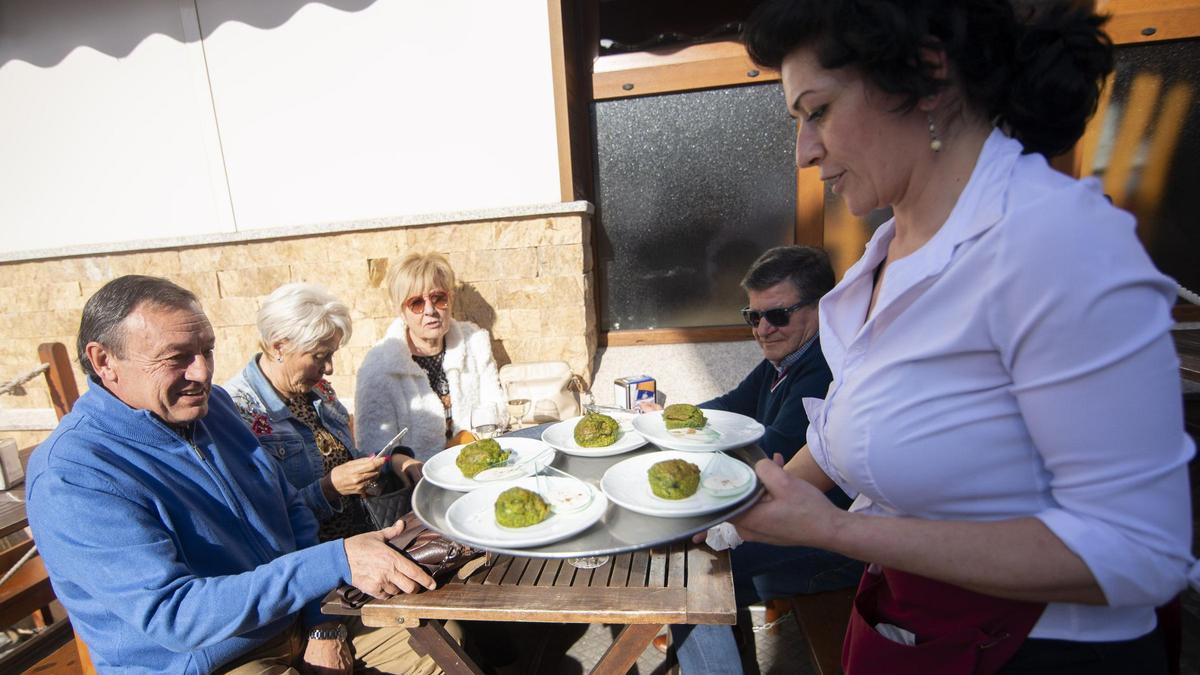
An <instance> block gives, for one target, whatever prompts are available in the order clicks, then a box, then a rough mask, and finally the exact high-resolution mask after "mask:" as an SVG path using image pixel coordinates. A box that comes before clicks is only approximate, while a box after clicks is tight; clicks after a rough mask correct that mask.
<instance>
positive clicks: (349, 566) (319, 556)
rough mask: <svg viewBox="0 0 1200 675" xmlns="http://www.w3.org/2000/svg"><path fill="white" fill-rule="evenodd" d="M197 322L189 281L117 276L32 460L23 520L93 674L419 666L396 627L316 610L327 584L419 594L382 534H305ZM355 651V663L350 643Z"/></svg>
mask: <svg viewBox="0 0 1200 675" xmlns="http://www.w3.org/2000/svg"><path fill="white" fill-rule="evenodd" d="M214 339H215V337H214V333H213V329H212V326H211V325H210V324H209V322H208V319H207V317H205V315H204V312H203V310H202V309H201V308H200V304H199V302H198V301H197V300H196V297H195V296H194V295H193V294H192V293H190V292H189V291H187V290H185V289H183V288H180V287H179V286H176V285H175V284H173V283H171V282H170V281H167V280H166V279H158V278H155V277H144V276H133V275H131V276H125V277H120V278H118V279H114V280H113V281H111V282H109V283H108V284H106V285H105V286H104V287H103V288H101V289H100V290H99V291H97V292H96V294H95V295H94V296H92V297H91V298H90V299H89V300H88V302H87V304H86V305H85V307H84V309H83V319H82V322H81V324H80V329H79V337H78V351H79V361H80V364H81V365H82V366H83V368H84V371H85V372H86V373H87V375H88V380H89V382H88V384H89V387H88V391H87V393H85V394H84V395H83V396H82V397H80V398H79V400H78V401H77V402H76V404H75V407H74V409H73V410H72V411H71V413H70V414H68V415H67V416H66V417H64V418H63V419H62V421H61V423H60V424H59V426H58V428H57V429H55V431H54V433H53V434H51V436H50V437H49V438H48V439H47V440H46V441H45V442H44V443H42V445H41V446H39V447H38V449H37V451H35V452H34V454H33V456H32V457H31V459H30V462H29V473H28V485H27V488H26V497H27V500H28V512H29V522H30V525H31V526H32V528H33V534H34V538H35V539H36V541H37V544H38V549H39V550H40V552H41V555H42V558H43V560H44V561H45V563H46V568H47V570H48V571H49V573H50V578H51V581H52V582H53V585H54V590H55V593H56V594H57V596H58V598H59V600H61V601H62V603H63V605H64V606H65V607H66V608H67V611H68V612H69V613H70V615H71V624H72V626H73V628H74V629H75V631H76V632H77V633H78V634H79V635H80V636H81V637H82V638H83V640H84V642H85V643H86V644H87V645H88V647H89V649H90V652H91V657H92V659H93V661H94V663H95V665H96V666H97V668H98V670H99V671H101V672H136V673H209V672H239V673H240V672H268V670H269V672H281V673H282V672H296V671H295V670H293V669H292V668H294V667H297V666H300V665H301V662H303V663H304V664H305V665H307V666H309V667H313V668H328V669H330V672H349V670H348V669H349V668H350V667H352V666H353V661H352V658H353V657H354V656H356V657H357V658H358V659H359V661H360V662H361V663H364V664H365V665H366V666H367V667H368V668H373V669H375V670H372V672H410V671H416V672H423V673H425V672H433V671H435V670H436V666H435V665H434V664H433V663H432V662H431V661H430V660H429V658H428V657H419V656H417V655H416V654H415V653H414V652H413V651H412V649H411V648H409V646H408V640H407V635H406V634H405V633H404V632H403V631H402V630H398V629H367V628H364V627H363V626H362V625H361V623H353V624H351V626H352V630H353V635H352V637H353V643H351V642H349V638H348V636H347V632H346V628H345V627H344V624H340V623H336V622H330V621H329V619H328V617H324V616H323V615H322V614H321V613H320V608H319V603H320V600H321V598H322V597H323V596H324V595H325V594H326V593H327V592H329V591H330V590H331V589H333V588H335V587H337V586H338V585H339V584H342V583H352V584H354V585H355V586H357V587H358V588H360V589H362V590H363V591H365V592H367V593H370V594H371V595H373V596H375V597H390V596H391V595H395V594H397V593H401V592H404V593H408V592H413V591H415V590H417V587H418V586H423V587H426V588H432V587H433V586H434V582H433V579H431V578H430V577H429V576H428V575H427V574H425V573H424V571H423V570H421V569H420V568H419V567H418V566H416V565H415V564H414V563H412V562H411V561H409V560H408V559H406V558H404V557H403V556H401V555H399V554H398V553H396V552H395V551H393V550H392V549H391V548H389V547H388V546H387V544H386V541H387V540H388V539H389V538H391V537H394V536H396V535H398V534H399V530H400V529H402V527H403V525H397V526H395V527H392V528H388V529H385V530H381V531H379V532H371V533H367V534H362V535H359V536H356V537H351V538H348V539H343V540H335V541H330V542H326V543H317V522H316V519H315V518H314V516H313V515H312V513H311V512H310V511H309V509H308V507H307V506H305V504H304V502H303V501H302V500H301V499H300V497H299V494H298V493H297V492H296V491H295V490H294V489H293V488H292V487H291V486H290V484H289V483H288V482H287V480H286V479H285V478H284V476H283V474H282V473H281V472H280V470H279V468H278V467H279V464H278V462H276V461H275V460H273V459H271V458H270V457H268V456H266V454H265V453H264V452H263V451H262V449H261V448H259V447H258V445H257V442H256V441H255V438H254V436H253V435H252V434H251V433H250V431H249V430H248V429H247V428H246V427H245V425H244V424H243V423H242V422H241V419H240V418H239V417H238V413H237V411H236V409H235V408H234V406H233V402H232V401H231V400H230V398H229V396H228V395H227V394H226V393H225V392H224V391H222V390H221V389H220V388H213V387H212V374H213V343H214ZM352 647H353V649H354V652H355V654H354V655H353V656H352V654H351V651H350V650H351V648H352Z"/></svg>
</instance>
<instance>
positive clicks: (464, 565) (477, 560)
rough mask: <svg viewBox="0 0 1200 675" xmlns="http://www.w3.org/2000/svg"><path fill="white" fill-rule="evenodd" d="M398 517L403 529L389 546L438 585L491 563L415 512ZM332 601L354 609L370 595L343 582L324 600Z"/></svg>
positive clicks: (365, 602)
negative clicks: (442, 532) (424, 520)
mask: <svg viewBox="0 0 1200 675" xmlns="http://www.w3.org/2000/svg"><path fill="white" fill-rule="evenodd" d="M401 520H403V521H404V531H403V532H401V533H400V536H398V537H395V538H393V539H390V540H388V545H389V546H391V547H392V548H394V549H396V550H397V551H399V552H400V553H401V554H402V555H404V557H405V558H408V559H409V560H411V561H413V562H415V563H416V564H417V565H420V567H421V569H423V570H425V572H426V573H427V574H429V576H431V577H433V579H434V581H436V582H438V585H439V586H440V585H441V584H442V582H443V581H444V580H446V579H448V578H450V577H451V576H458V578H460V579H466V578H467V577H469V576H471V575H472V574H474V573H475V572H476V571H477V570H479V568H481V567H484V566H490V565H491V562H492V559H491V555H490V554H488V553H487V552H485V551H482V550H480V549H477V548H472V547H470V546H467V545H466V544H461V543H459V542H457V541H454V540H453V539H449V538H447V537H445V536H442V535H441V534H438V533H437V532H434V531H433V530H431V529H429V528H428V527H425V524H424V523H422V522H421V521H420V520H419V519H418V518H417V517H416V515H415V514H413V513H411V512H410V513H406V514H405V515H404V517H403V518H401ZM334 600H336V602H337V603H338V604H339V605H340V606H341V607H342V608H343V609H347V610H356V609H358V608H360V607H362V606H363V605H365V604H367V603H368V602H370V600H371V596H369V595H367V594H366V593H364V592H362V591H360V590H358V589H357V588H355V587H354V586H351V585H349V584H346V585H344V586H341V587H339V588H338V589H337V590H335V591H334V592H333V593H332V594H330V597H327V598H326V602H327V603H328V602H330V601H334Z"/></svg>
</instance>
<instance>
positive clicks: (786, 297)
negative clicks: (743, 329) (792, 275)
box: [746, 280, 817, 363]
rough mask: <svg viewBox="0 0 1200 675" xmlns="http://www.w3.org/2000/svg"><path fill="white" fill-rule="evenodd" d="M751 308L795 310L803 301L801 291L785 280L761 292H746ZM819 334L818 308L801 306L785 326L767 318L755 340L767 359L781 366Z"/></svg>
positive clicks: (755, 333) (758, 326)
mask: <svg viewBox="0 0 1200 675" xmlns="http://www.w3.org/2000/svg"><path fill="white" fill-rule="evenodd" d="M746 295H747V297H748V298H749V301H750V302H749V305H750V309H752V310H756V311H759V312H765V311H767V310H769V309H781V308H784V307H791V306H792V305H794V304H796V303H797V302H800V301H801V300H802V298H801V297H800V292H799V291H797V290H796V287H795V286H794V285H792V282H790V281H786V280H785V281H781V282H779V283H777V284H775V285H774V286H771V287H770V288H767V289H764V290H761V291H746ZM816 332H817V306H816V305H809V306H807V307H801V308H800V309H797V310H795V311H793V312H792V313H791V314H790V315H788V323H787V325H785V326H775V325H772V324H771V322H769V321H767V319H766V318H765V317H764V318H762V319H759V320H758V325H757V326H754V339H755V340H756V341H757V342H758V346H759V347H762V351H763V357H764V358H766V359H767V360H768V361H771V362H772V363H779V362H780V361H782V360H783V359H784V358H786V357H787V355H788V354H791V353H792V352H794V351H796V350H797V349H799V348H800V345H802V344H804V343H805V342H806V341H808V339H809V338H810V337H812V336H813V335H814V334H815V333H816Z"/></svg>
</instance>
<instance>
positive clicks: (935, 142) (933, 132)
mask: <svg viewBox="0 0 1200 675" xmlns="http://www.w3.org/2000/svg"><path fill="white" fill-rule="evenodd" d="M925 119H927V120H928V121H929V149H930V150H933V151H934V152H941V151H942V139H940V138H938V135H937V127H936V126H935V125H934V123H933V115H931V114H929V113H926V114H925Z"/></svg>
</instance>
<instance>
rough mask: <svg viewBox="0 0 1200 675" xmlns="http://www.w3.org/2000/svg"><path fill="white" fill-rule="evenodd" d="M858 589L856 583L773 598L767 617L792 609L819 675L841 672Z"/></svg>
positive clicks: (771, 618)
mask: <svg viewBox="0 0 1200 675" xmlns="http://www.w3.org/2000/svg"><path fill="white" fill-rule="evenodd" d="M857 590H858V589H857V588H855V587H853V586H852V587H850V588H843V589H839V590H836V591H826V592H824V593H811V594H807V595H794V596H792V597H790V598H786V599H781V600H771V601H770V602H768V603H767V617H766V618H767V621H768V622H770V621H772V620H774V619H776V618H778V617H780V616H782V615H783V614H785V613H786V612H787V610H788V609H791V610H792V616H794V617H795V619H796V623H797V624H798V625H799V626H800V632H801V633H802V634H803V635H804V641H805V643H806V644H807V645H808V656H809V658H810V659H812V664H813V669H814V670H815V671H816V672H817V675H837V674H838V673H839V672H841V665H842V640H843V638H845V636H846V627H847V626H848V625H849V624H850V607H851V605H852V604H853V603H854V594H855V592H856V591H857Z"/></svg>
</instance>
